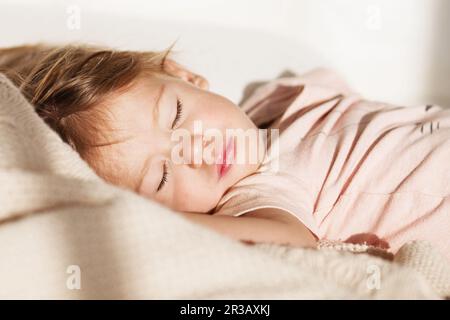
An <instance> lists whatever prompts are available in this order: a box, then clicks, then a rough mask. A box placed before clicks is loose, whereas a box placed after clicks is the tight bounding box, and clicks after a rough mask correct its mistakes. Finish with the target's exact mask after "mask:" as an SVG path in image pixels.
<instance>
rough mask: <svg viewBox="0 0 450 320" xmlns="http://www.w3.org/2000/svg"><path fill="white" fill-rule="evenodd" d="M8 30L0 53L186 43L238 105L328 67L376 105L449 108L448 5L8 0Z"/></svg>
mask: <svg viewBox="0 0 450 320" xmlns="http://www.w3.org/2000/svg"><path fill="white" fill-rule="evenodd" d="M73 5H75V6H76V8H78V9H79V10H80V12H81V15H80V18H81V19H80V22H81V24H80V28H79V29H71V28H69V27H68V26H67V21H68V18H69V16H70V14H71V13H70V12H69V13H68V11H67V10H68V9H70V8H71V6H73ZM0 27H1V30H2V31H1V36H0V46H5V45H13V44H18V43H24V42H36V41H40V40H41V41H42V40H44V41H53V42H56V41H58V42H60V41H64V42H69V41H83V42H91V43H92V42H94V43H102V44H107V45H112V46H115V47H118V48H125V47H127V48H136V49H162V48H164V47H166V46H168V45H169V44H170V43H171V42H173V41H174V40H176V39H178V43H177V46H176V47H175V49H176V50H178V51H180V53H179V55H178V56H177V57H178V59H179V60H180V61H181V62H182V63H184V64H186V65H187V66H189V67H191V68H192V69H194V71H197V72H200V73H203V74H204V75H205V76H206V77H207V78H208V79H209V80H210V82H211V88H212V90H214V91H217V92H219V93H221V94H224V95H226V96H228V97H229V98H231V99H232V100H234V101H236V102H238V101H239V99H240V97H241V94H242V90H243V88H244V86H245V85H246V84H248V83H249V82H250V81H257V80H267V79H270V78H273V77H276V76H277V75H278V74H279V73H281V72H282V71H283V70H285V69H292V70H294V71H296V72H303V71H306V70H307V69H309V68H312V67H314V66H318V65H326V66H329V67H333V68H335V69H337V70H338V71H340V72H341V73H342V74H343V75H344V76H345V77H346V78H347V79H348V81H349V82H350V83H351V84H352V86H353V87H355V88H356V89H357V90H359V91H360V92H362V93H363V94H364V95H366V96H367V97H368V98H370V99H377V100H386V101H390V102H394V103H399V104H419V103H440V104H443V105H448V106H450V58H449V56H450V55H449V52H450V50H449V49H450V41H449V40H450V1H449V0H395V1H393V0H281V1H280V0H259V1H254V0H245V1H244V0H239V1H230V0H228V1H224V0H220V1H210V0H195V1H194V0H190V1H185V0H171V1H169V0H166V1H145V0H142V1H138V0H133V1H122V0H113V1H106V0H97V1H92V0H73V1H66V0H64V1H61V0H53V1H51V0H45V1H39V2H37V1H32V0H18V1H17V0H14V1H11V0H0Z"/></svg>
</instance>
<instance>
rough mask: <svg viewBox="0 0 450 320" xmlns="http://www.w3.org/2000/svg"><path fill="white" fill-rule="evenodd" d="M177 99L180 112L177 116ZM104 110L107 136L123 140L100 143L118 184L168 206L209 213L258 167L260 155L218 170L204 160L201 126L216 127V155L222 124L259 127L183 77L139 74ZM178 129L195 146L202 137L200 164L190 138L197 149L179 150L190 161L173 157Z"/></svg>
mask: <svg viewBox="0 0 450 320" xmlns="http://www.w3.org/2000/svg"><path fill="white" fill-rule="evenodd" d="M177 101H178V102H177ZM180 102H181V106H182V107H181V109H182V112H181V117H179V119H176V118H178V117H177V109H178V110H179V107H180ZM177 105H178V108H177ZM108 110H109V112H111V116H112V117H111V119H110V123H109V125H110V126H111V127H112V129H113V130H112V131H111V133H110V135H109V138H110V139H111V140H113V141H114V140H116V139H117V140H122V141H123V142H120V143H116V144H113V145H111V146H108V147H103V148H102V156H103V159H104V160H105V161H106V162H109V163H110V164H111V167H112V168H113V169H112V170H115V174H116V175H117V174H118V175H119V177H123V179H122V178H120V180H121V181H119V182H118V184H120V185H123V186H125V187H128V188H132V189H134V190H136V191H137V192H138V193H140V194H142V195H143V196H146V197H149V198H152V199H154V200H156V201H158V202H160V203H162V204H164V205H166V206H168V207H170V208H172V209H175V210H178V211H185V212H186V211H189V212H208V211H210V210H211V209H213V208H214V207H215V206H216V204H217V202H218V201H219V200H220V198H221V196H222V195H223V194H224V193H225V191H226V190H227V189H228V188H229V187H231V186H232V185H233V184H235V183H236V182H237V181H238V180H240V179H242V178H243V177H245V176H247V175H249V174H251V173H253V172H255V171H256V170H257V168H258V167H259V166H260V163H261V160H262V159H261V158H259V159H258V160H257V161H248V160H249V159H247V160H246V161H245V163H241V162H239V163H238V164H232V165H231V166H230V167H229V170H228V171H227V172H226V173H225V174H222V175H221V174H220V170H221V164H220V163H219V164H218V163H217V161H215V162H213V163H211V162H209V164H208V163H206V160H205V151H204V150H205V147H206V146H207V145H208V144H210V143H211V140H209V141H206V140H207V139H205V134H204V133H205V130H208V129H212V128H214V129H218V130H219V132H220V133H222V139H223V145H222V146H221V147H222V148H221V150H219V147H214V148H212V149H210V150H213V151H211V155H212V157H213V158H214V159H216V157H218V156H219V155H222V154H223V147H225V146H226V142H225V140H226V134H225V130H226V129H237V128H239V129H244V130H248V129H250V130H254V131H257V127H256V126H255V125H254V123H253V122H252V121H251V120H250V119H249V118H248V116H247V115H246V114H245V113H244V112H243V111H242V110H241V109H240V108H239V107H238V106H236V105H235V104H233V103H232V102H231V101H229V100H228V99H226V98H224V97H222V96H219V95H217V94H214V93H212V92H210V91H207V90H204V89H201V88H199V87H198V86H196V85H193V84H192V83H190V82H188V81H186V80H183V79H180V78H175V77H163V76H156V77H151V78H150V77H148V78H141V79H139V80H138V81H137V82H136V84H135V85H134V86H133V87H131V88H130V89H129V90H128V91H126V92H124V93H121V94H119V95H117V96H115V97H114V98H112V99H110V101H108ZM194 121H200V122H197V124H198V123H201V126H202V130H203V133H196V134H194ZM173 124H175V126H174V128H173V127H172V125H173ZM181 130H184V131H183V132H188V133H189V136H190V138H192V139H194V138H195V139H199V140H197V141H200V142H199V145H201V144H202V141H203V148H204V149H203V151H204V153H203V154H202V153H201V152H200V156H199V157H200V159H201V160H203V161H202V163H198V159H199V158H196V159H197V162H196V161H195V159H194V157H195V156H194V154H195V152H198V151H199V149H198V148H197V149H195V147H194V142H193V141H194V140H192V144H190V146H192V149H194V150H197V151H194V152H187V151H186V150H185V149H182V151H181V153H177V154H178V155H181V156H182V158H183V159H184V160H185V161H186V162H188V163H180V162H179V160H177V161H174V157H173V154H174V153H173V152H174V148H179V146H180V140H175V141H173V140H172V139H173V136H172V134H173V133H174V132H176V131H178V132H180V131H181ZM194 135H195V137H194ZM171 137H172V139H171ZM222 139H221V140H222ZM235 141H236V140H235ZM212 145H214V146H216V145H217V146H219V145H220V143H219V144H212ZM197 146H198V145H197ZM192 149H191V150H192ZM177 150H179V149H177ZM259 150H261V149H259ZM200 151H201V150H200ZM235 151H236V152H237V153H239V152H243V151H245V152H246V153H247V150H242V148H241V146H235ZM263 152H264V151H263ZM202 155H203V158H202ZM236 156H237V154H236ZM206 157H208V155H206ZM209 159H211V158H209ZM222 169H223V168H222ZM164 171H166V172H167V174H164ZM163 176H164V178H163ZM163 180H165V183H163Z"/></svg>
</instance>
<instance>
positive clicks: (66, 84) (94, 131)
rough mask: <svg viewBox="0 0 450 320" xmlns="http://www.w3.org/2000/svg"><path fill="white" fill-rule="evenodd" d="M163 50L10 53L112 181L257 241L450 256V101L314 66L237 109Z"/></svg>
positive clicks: (30, 85) (70, 137)
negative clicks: (371, 91)
mask: <svg viewBox="0 0 450 320" xmlns="http://www.w3.org/2000/svg"><path fill="white" fill-rule="evenodd" d="M170 53H171V48H169V49H167V50H165V51H162V52H134V51H117V50H112V49H108V48H97V47H89V46H83V45H66V46H48V45H30V46H20V47H13V48H5V49H0V72H3V73H5V74H6V75H7V76H8V77H9V78H10V79H11V80H12V81H13V82H14V83H15V84H16V85H17V86H18V87H19V88H20V89H21V91H22V93H23V94H24V95H25V97H26V98H27V99H28V100H29V101H30V103H31V104H32V105H33V106H34V107H35V109H36V112H37V113H38V114H39V116H40V117H42V119H43V120H44V121H45V122H46V123H47V124H48V125H49V126H50V127H51V128H52V129H53V130H55V131H56V132H57V133H58V134H59V136H60V137H61V139H62V140H63V141H65V142H66V143H68V144H69V145H70V146H71V147H72V148H73V149H74V150H76V151H77V152H78V153H79V154H80V156H81V157H82V158H83V159H84V160H85V161H86V162H87V163H88V164H89V165H90V166H91V168H92V169H93V170H94V171H95V172H96V173H97V174H98V175H99V176H100V177H102V178H103V179H104V180H105V181H107V182H108V183H111V184H114V185H117V186H119V187H122V188H126V189H129V190H132V191H134V192H136V193H138V194H140V195H142V196H144V197H147V198H149V199H152V200H154V201H157V202H159V203H161V204H163V205H165V206H167V207H169V208H171V209H172V210H173V211H174V212H176V213H177V214H180V215H182V216H183V217H185V218H186V219H189V220H190V221H193V222H194V223H198V224H201V225H204V226H206V227H208V228H211V229H213V230H215V231H217V232H219V233H222V234H224V235H227V236H229V237H231V238H233V239H237V240H240V241H243V242H245V243H264V242H266V243H277V244H283V245H290V246H300V247H315V246H316V244H317V241H318V240H322V239H327V240H340V241H345V242H350V243H366V244H369V245H373V246H377V247H380V248H383V249H388V250H390V251H392V252H394V253H395V252H396V250H398V249H399V247H400V246H402V245H403V244H404V243H405V242H407V241H410V240H425V241H428V242H431V243H432V244H434V245H435V246H436V247H437V248H438V249H439V250H440V251H441V252H442V253H443V254H444V255H446V256H447V257H448V258H449V259H450V198H449V195H450V109H444V108H442V107H440V106H437V105H433V104H429V105H419V106H409V107H405V106H397V105H391V104H388V103H382V102H377V101H368V100H366V99H364V98H362V97H361V96H360V95H358V94H357V93H355V92H354V91H353V90H352V89H351V88H349V86H348V85H347V84H346V83H345V81H344V80H342V79H341V77H340V76H339V75H338V74H336V73H335V72H333V71H331V70H327V69H314V70H312V71H310V72H308V73H306V74H303V75H301V76H292V77H282V78H278V79H275V80H272V81H269V82H267V83H265V84H263V85H261V86H260V87H258V88H257V89H256V90H255V91H254V92H253V93H252V94H251V95H250V96H249V97H248V98H247V99H246V100H245V101H244V103H242V104H241V106H238V105H236V104H234V103H233V102H231V101H230V100H228V99H227V98H225V97H223V96H220V95H218V94H215V93H213V92H211V91H210V90H209V85H208V82H207V80H206V79H205V78H203V77H202V76H200V75H197V74H195V73H193V72H191V71H189V70H187V69H186V68H184V67H183V66H181V65H179V64H178V63H176V62H175V61H174V60H173V59H171V58H169V55H170Z"/></svg>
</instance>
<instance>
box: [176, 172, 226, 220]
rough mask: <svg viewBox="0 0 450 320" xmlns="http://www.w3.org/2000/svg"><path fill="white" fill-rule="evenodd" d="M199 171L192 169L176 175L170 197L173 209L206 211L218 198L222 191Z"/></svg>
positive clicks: (211, 207) (212, 206)
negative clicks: (171, 197)
mask: <svg viewBox="0 0 450 320" xmlns="http://www.w3.org/2000/svg"><path fill="white" fill-rule="evenodd" d="M180 171H185V170H183V169H180ZM200 172H201V170H200V171H195V170H194V171H191V172H190V173H187V172H186V173H185V175H184V176H183V175H182V174H181V173H180V174H179V175H178V177H177V183H176V186H175V187H174V192H173V199H172V203H173V208H174V209H175V210H178V211H190V212H202V213H206V212H208V211H210V210H211V209H213V208H214V207H215V206H216V204H217V202H218V201H219V200H220V197H221V196H222V193H221V192H220V190H219V186H218V185H211V184H210V183H209V181H208V179H207V178H206V177H205V176H202V174H201V173H200Z"/></svg>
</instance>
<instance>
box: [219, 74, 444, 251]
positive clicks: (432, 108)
mask: <svg viewBox="0 0 450 320" xmlns="http://www.w3.org/2000/svg"><path fill="white" fill-rule="evenodd" d="M242 108H243V109H244V110H245V111H246V112H247V114H248V115H249V116H250V118H251V119H252V120H253V121H254V122H255V124H256V125H258V126H259V127H267V128H269V129H270V128H277V129H279V139H278V140H277V141H276V142H272V143H271V144H270V145H269V147H268V152H267V157H266V159H265V160H264V163H263V165H262V166H261V167H260V168H259V170H258V171H257V172H256V173H254V174H252V175H250V176H248V177H246V178H244V179H242V180H240V181H239V182H238V183H237V184H236V185H234V186H233V187H232V188H230V189H229V190H228V192H227V193H226V194H225V195H224V196H223V197H222V199H221V200H220V202H219V203H218V205H217V207H216V209H215V213H214V214H223V215H233V216H239V215H242V214H245V213H246V212H249V211H252V210H255V209H257V208H264V207H272V208H279V209H283V210H285V211H287V212H289V213H291V214H292V215H294V216H296V217H297V218H298V219H299V220H300V221H301V222H303V224H305V226H306V227H308V228H309V229H310V230H311V232H313V233H314V234H315V235H316V236H317V237H318V238H320V239H329V240H344V241H345V240H347V241H352V242H364V241H366V240H368V239H370V238H373V237H378V238H379V239H381V240H380V241H382V242H384V243H385V244H386V245H389V246H390V248H391V251H393V252H395V251H397V250H398V248H399V247H400V246H401V245H402V244H404V243H405V242H407V241H409V240H426V241H429V242H431V243H433V244H434V245H435V246H437V247H438V249H440V251H441V252H442V253H443V254H445V255H446V256H447V257H448V258H449V259H450V197H449V194H450V109H444V108H442V107H439V106H436V105H427V106H415V107H403V106H395V105H390V104H386V103H380V102H374V101H366V100H363V99H362V98H361V97H360V96H359V95H358V94H356V93H354V92H352V90H351V89H350V88H348V86H347V85H346V83H345V82H344V81H342V80H341V79H340V78H339V76H338V75H337V74H335V73H333V72H331V71H329V70H325V69H316V70H313V71H312V72H309V73H307V74H305V75H303V76H298V77H293V78H280V79H276V80H274V81H271V82H269V83H267V84H265V85H263V86H261V87H259V88H258V89H257V90H256V91H255V92H254V93H253V95H252V96H251V97H250V98H249V99H247V101H246V102H245V103H244V104H243V105H242ZM276 143H278V148H279V152H278V153H276V152H274V153H272V154H271V152H270V151H271V150H275V149H274V146H275V145H276ZM274 161H277V166H273V163H274ZM274 167H277V170H276V171H274V170H273V168H274Z"/></svg>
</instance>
